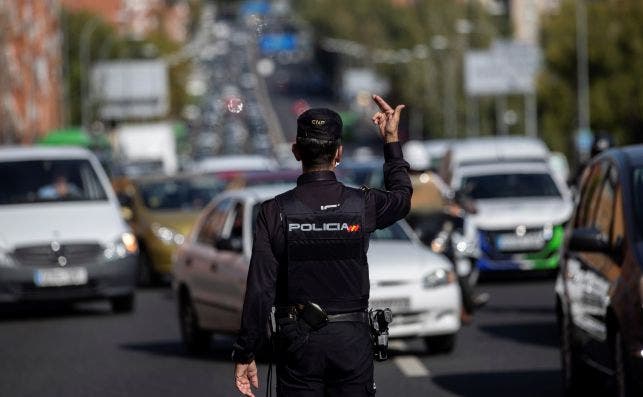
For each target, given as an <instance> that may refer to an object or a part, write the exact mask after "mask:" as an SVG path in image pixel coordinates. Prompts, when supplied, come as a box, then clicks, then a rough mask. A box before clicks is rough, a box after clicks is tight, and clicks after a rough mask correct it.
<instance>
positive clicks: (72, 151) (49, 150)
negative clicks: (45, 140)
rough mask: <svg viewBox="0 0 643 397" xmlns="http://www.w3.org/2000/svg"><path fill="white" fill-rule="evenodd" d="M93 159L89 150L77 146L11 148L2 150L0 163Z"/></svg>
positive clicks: (0, 149)
mask: <svg viewBox="0 0 643 397" xmlns="http://www.w3.org/2000/svg"><path fill="white" fill-rule="evenodd" d="M90 157H92V154H91V152H90V151H89V150H87V149H83V148H80V147H75V146H56V147H37V146H34V147H30V146H25V147H21V146H10V147H2V148H0V161H21V160H42V159H51V160H56V159H60V160H64V159H69V158H83V159H88V158H90Z"/></svg>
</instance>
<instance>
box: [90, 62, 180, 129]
mask: <svg viewBox="0 0 643 397" xmlns="http://www.w3.org/2000/svg"><path fill="white" fill-rule="evenodd" d="M91 82H92V86H91V89H92V90H91V91H92V101H93V103H95V104H97V105H98V112H99V115H100V117H101V118H102V119H105V120H133V119H134V120H135V119H149V118H155V117H163V116H165V115H166V114H167V112H168V108H169V88H168V86H169V81H168V68H167V64H166V63H165V62H164V61H162V60H123V61H110V62H98V63H97V64H96V65H95V66H94V67H93V68H92V80H91Z"/></svg>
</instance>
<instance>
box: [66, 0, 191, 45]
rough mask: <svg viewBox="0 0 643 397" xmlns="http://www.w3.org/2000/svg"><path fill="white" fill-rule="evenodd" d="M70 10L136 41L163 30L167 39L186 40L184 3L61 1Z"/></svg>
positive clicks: (165, 0) (182, 0)
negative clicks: (87, 14) (94, 17)
mask: <svg viewBox="0 0 643 397" xmlns="http://www.w3.org/2000/svg"><path fill="white" fill-rule="evenodd" d="M62 4H63V6H64V7H65V8H67V9H69V10H70V11H74V12H79V11H86V12H90V13H93V14H96V15H100V16H101V17H102V18H103V19H104V20H105V21H107V22H108V23H110V24H112V25H113V26H115V27H116V28H117V29H118V31H119V32H120V33H121V34H127V35H130V36H132V37H133V38H136V39H142V38H144V37H145V36H146V35H148V34H150V33H152V32H154V31H158V30H162V31H163V32H164V33H165V34H166V35H167V37H168V38H170V40H172V41H175V42H178V43H182V42H184V41H185V40H186V39H187V37H188V27H189V26H188V25H189V22H190V6H189V4H188V1H187V0H101V1H96V0H62Z"/></svg>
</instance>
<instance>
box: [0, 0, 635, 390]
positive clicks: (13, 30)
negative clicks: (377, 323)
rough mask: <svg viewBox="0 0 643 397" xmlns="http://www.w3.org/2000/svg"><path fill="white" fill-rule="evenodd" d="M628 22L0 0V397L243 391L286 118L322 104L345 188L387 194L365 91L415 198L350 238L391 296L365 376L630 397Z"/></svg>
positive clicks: (146, 1)
mask: <svg viewBox="0 0 643 397" xmlns="http://www.w3.org/2000/svg"><path fill="white" fill-rule="evenodd" d="M641 21H643V3H642V2H641V1H640V0H424V1H422V0H376V1H373V0H355V1H339V0H301V1H289V0H271V1H268V0H238V1H232V0H229V1H224V0H220V1H216V0H171V1H170V0H104V1H100V2H99V1H92V0H17V1H11V0H4V1H2V0H0V26H1V27H2V28H3V29H2V31H3V34H2V35H1V36H0V71H2V72H0V225H2V226H1V228H0V303H1V306H0V341H2V344H3V346H5V347H6V352H4V350H5V348H4V347H3V357H6V359H4V360H3V364H1V367H0V394H1V395H17V396H19V395H76V394H78V395H85V394H90V393H92V394H96V395H105V396H108V395H124V394H134V393H137V394H141V395H152V394H156V395H158V394H160V395H179V394H186V393H190V394H194V395H204V394H206V393H207V394H214V395H221V396H227V395H230V396H232V395H235V393H234V390H233V388H232V384H231V382H230V381H229V371H231V364H230V362H229V354H230V348H231V343H232V339H231V337H232V336H233V335H234V333H235V332H236V330H237V329H238V327H239V322H240V314H241V307H242V303H243V295H244V292H245V279H246V273H247V267H248V263H249V258H250V252H251V245H252V233H253V227H254V219H255V217H256V214H257V212H258V208H259V205H260V204H261V202H262V201H263V200H266V199H268V198H270V197H272V196H274V195H275V194H278V193H280V192H283V191H285V190H287V189H289V188H291V187H292V186H294V184H295V182H296V179H297V177H298V175H299V174H300V166H299V164H298V163H297V162H296V161H295V160H294V158H293V156H292V154H291V151H290V145H291V144H292V142H293V140H294V137H295V131H296V127H295V126H296V118H297V116H298V115H299V114H301V113H302V112H304V111H305V110H307V109H309V108H310V107H330V108H333V109H335V110H337V111H338V112H339V113H340V115H341V116H342V119H343V122H344V133H343V138H342V143H343V144H344V146H345V149H344V153H345V159H344V160H343V161H342V163H341V165H340V166H339V167H338V169H337V175H338V178H339V179H340V180H341V181H343V182H344V183H346V184H348V185H351V186H362V185H365V186H368V187H371V188H380V189H385V188H386V186H384V181H383V173H382V163H383V157H382V155H381V143H380V141H379V137H378V135H377V134H376V131H375V130H374V128H373V126H372V123H371V116H372V114H373V112H374V111H375V110H376V109H375V107H374V105H373V104H372V101H371V95H372V94H374V93H376V94H379V95H382V96H383V97H385V98H386V99H387V100H388V101H389V102H390V103H394V104H397V103H404V104H406V106H407V107H406V109H405V111H404V113H403V116H402V120H401V126H400V136H401V139H402V144H403V151H404V155H405V159H406V160H407V161H408V162H409V164H410V167H411V170H410V173H411V180H412V183H413V187H414V195H413V201H412V208H411V212H410V213H409V215H408V217H407V219H406V220H403V221H400V222H398V223H396V224H395V225H393V226H391V227H389V228H387V229H385V230H382V231H378V232H377V233H375V234H374V235H373V236H372V243H371V249H370V251H369V257H368V259H369V263H370V271H371V302H370V304H371V306H372V307H381V308H384V307H389V308H391V309H392V310H393V311H394V313H395V320H394V322H393V324H392V325H391V337H392V339H393V341H392V344H391V348H392V359H391V360H389V361H388V362H386V363H382V364H378V365H377V366H376V368H377V369H376V380H377V382H378V390H379V393H380V394H383V395H390V394H392V393H394V392H395V393H399V392H400V391H404V392H407V393H411V394H417V395H426V394H430V395H436V396H438V395H440V396H442V395H444V396H451V395H496V396H499V395H507V396H509V395H511V396H513V395H515V394H518V393H520V394H522V395H535V396H536V395H537V396H540V395H544V394H545V393H549V394H554V395H555V394H559V395H560V394H565V395H579V394H583V395H601V396H603V395H615V396H634V395H641V394H640V393H643V386H642V385H641V384H640V383H641V379H642V378H643V377H641V375H643V363H642V362H643V307H642V301H643V278H642V277H641V266H642V265H641V264H642V262H641V258H643V244H642V243H641V241H643V240H642V239H643V232H642V230H643V228H641V222H642V221H643V217H642V215H641V213H640V211H641V208H643V207H642V206H641V197H642V195H643V172H642V171H641V170H643V149H642V147H641V146H637V145H636V144H637V143H641V142H643V135H642V133H641V131H642V130H643V85H642V84H643V83H642V81H643V64H642V63H641V62H643V61H642V60H643V25H642V24H641ZM111 312H114V313H116V314H115V315H111ZM108 314H109V315H108ZM72 335H73V336H72ZM42 357H50V359H48V360H42V359H41V358H42ZM262 362H263V364H266V363H267V362H268V358H267V357H266V358H265V359H264V360H263V361H262ZM130 363H131V364H130ZM265 369H266V367H265V365H264V366H262V371H264V372H262V373H265ZM36 374H37V375H36ZM594 375H597V376H594Z"/></svg>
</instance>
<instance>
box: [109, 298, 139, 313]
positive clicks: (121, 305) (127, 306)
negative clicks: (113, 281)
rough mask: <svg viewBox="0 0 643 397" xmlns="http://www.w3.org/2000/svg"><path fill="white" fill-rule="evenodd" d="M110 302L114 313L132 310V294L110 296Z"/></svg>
mask: <svg viewBox="0 0 643 397" xmlns="http://www.w3.org/2000/svg"><path fill="white" fill-rule="evenodd" d="M110 304H111V306H112V311H113V312H114V313H131V312H132V311H133V310H134V294H130V295H123V296H118V297H115V298H112V299H110Z"/></svg>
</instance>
